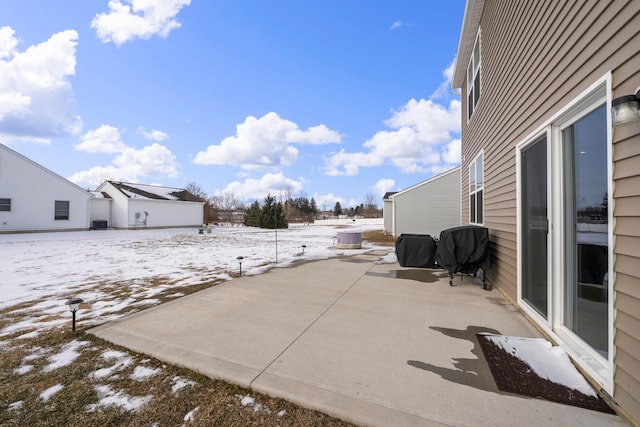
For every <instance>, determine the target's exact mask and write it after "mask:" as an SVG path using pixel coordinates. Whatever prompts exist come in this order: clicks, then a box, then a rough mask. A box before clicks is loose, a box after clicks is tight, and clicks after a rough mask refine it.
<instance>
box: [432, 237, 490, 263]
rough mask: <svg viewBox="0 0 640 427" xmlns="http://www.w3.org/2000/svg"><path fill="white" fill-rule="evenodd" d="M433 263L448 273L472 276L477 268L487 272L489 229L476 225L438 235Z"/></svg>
mask: <svg viewBox="0 0 640 427" xmlns="http://www.w3.org/2000/svg"><path fill="white" fill-rule="evenodd" d="M435 261H436V262H437V263H438V266H439V267H441V268H444V269H445V270H448V271H449V273H452V274H455V273H465V274H472V273H475V272H476V271H478V268H482V269H483V270H485V271H486V270H487V269H488V268H489V267H490V262H489V229H487V228H485V227H480V226H477V225H464V226H462V227H454V228H449V229H447V230H443V231H442V232H441V233H440V240H439V241H438V248H437V249H436V254H435Z"/></svg>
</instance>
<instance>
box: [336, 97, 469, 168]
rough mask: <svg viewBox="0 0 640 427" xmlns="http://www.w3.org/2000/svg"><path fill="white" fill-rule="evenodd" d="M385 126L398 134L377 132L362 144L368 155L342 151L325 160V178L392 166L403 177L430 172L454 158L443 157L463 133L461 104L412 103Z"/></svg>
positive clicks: (413, 100)
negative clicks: (449, 146) (461, 130)
mask: <svg viewBox="0 0 640 427" xmlns="http://www.w3.org/2000/svg"><path fill="white" fill-rule="evenodd" d="M385 124H386V125H387V126H389V127H390V128H394V129H395V130H391V131H389V130H384V131H379V132H377V133H376V134H375V135H374V136H373V137H372V138H371V139H369V140H368V141H366V142H365V143H364V144H363V147H364V148H366V149H368V151H367V152H356V153H346V152H345V151H344V150H341V151H339V152H337V153H332V154H331V155H330V156H329V157H327V158H325V174H326V175H333V176H336V175H349V176H353V175H357V174H358V172H359V168H360V167H372V166H380V165H382V164H383V163H391V164H392V165H394V166H396V167H397V168H398V169H400V170H401V171H402V172H403V173H413V172H422V173H426V172H431V168H432V166H435V165H438V164H440V163H441V162H443V161H444V162H446V163H448V161H449V160H450V159H451V158H452V156H450V155H449V154H448V152H447V153H445V156H443V155H442V154H441V151H444V148H443V147H446V145H447V144H449V143H450V142H451V141H452V139H453V136H452V135H453V134H455V133H459V132H460V101H458V100H452V101H451V102H450V103H449V105H448V106H444V105H441V104H438V103H435V102H433V101H432V100H425V99H421V100H419V101H417V100H415V99H411V100H410V101H409V102H407V104H406V105H405V106H403V107H402V108H401V109H400V111H396V112H394V113H393V115H392V117H391V118H389V119H388V120H386V121H385Z"/></svg>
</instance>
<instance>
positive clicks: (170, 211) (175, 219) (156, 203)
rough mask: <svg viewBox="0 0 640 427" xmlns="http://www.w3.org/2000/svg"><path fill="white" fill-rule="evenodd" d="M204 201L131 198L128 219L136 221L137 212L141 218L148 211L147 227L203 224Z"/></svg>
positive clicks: (132, 222)
mask: <svg viewBox="0 0 640 427" xmlns="http://www.w3.org/2000/svg"><path fill="white" fill-rule="evenodd" d="M203 209H204V203H200V202H179V201H175V200H134V199H129V210H128V221H129V224H130V225H131V224H134V223H135V213H136V212H140V219H141V220H143V219H144V218H145V215H144V212H145V211H146V212H148V213H149V216H148V218H147V228H154V227H197V226H201V225H202V218H203V216H202V214H203Z"/></svg>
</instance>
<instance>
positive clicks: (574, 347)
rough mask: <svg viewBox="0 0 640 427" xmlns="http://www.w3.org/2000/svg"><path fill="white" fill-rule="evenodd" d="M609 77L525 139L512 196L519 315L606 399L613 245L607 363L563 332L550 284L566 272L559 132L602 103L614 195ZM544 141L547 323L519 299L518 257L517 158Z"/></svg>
mask: <svg viewBox="0 0 640 427" xmlns="http://www.w3.org/2000/svg"><path fill="white" fill-rule="evenodd" d="M611 94H612V89H611V73H610V72H608V73H607V74H605V75H604V76H602V77H601V78H600V79H598V80H597V81H596V82H594V83H593V84H592V85H591V86H590V87H589V88H587V89H586V90H584V91H583V92H582V93H581V94H580V95H578V96H577V97H576V98H574V99H573V100H572V101H569V102H568V103H567V105H566V106H565V107H564V108H562V109H561V110H560V111H558V112H557V113H556V114H554V115H553V116H552V117H550V118H549V119H548V120H546V121H545V122H544V123H543V124H542V125H540V126H539V127H538V128H537V129H535V130H534V131H533V132H531V133H530V134H529V136H527V137H526V138H524V139H523V140H522V141H521V142H520V143H519V144H517V145H516V148H515V150H516V182H517V185H516V191H517V208H516V209H517V224H518V226H517V227H516V230H517V242H518V243H517V245H518V248H519V249H518V256H517V264H518V268H517V271H518V277H517V281H518V291H517V292H518V297H517V298H518V306H519V307H520V308H521V309H522V311H523V312H524V313H525V314H527V315H528V316H529V317H531V318H532V319H533V320H534V322H535V323H536V324H537V325H538V326H539V327H540V328H541V329H542V330H543V331H544V332H545V333H546V334H547V335H549V336H550V337H551V338H552V339H553V341H555V342H556V343H558V344H560V346H561V347H562V348H563V349H564V350H565V351H566V352H567V353H568V354H569V355H570V356H571V358H572V359H573V360H574V361H575V362H576V363H577V364H578V365H579V366H580V367H581V368H582V369H584V370H585V371H586V372H587V373H588V374H589V375H590V376H591V378H593V379H594V380H595V381H596V382H597V383H598V384H599V385H600V386H601V387H602V388H603V389H604V390H605V391H607V392H608V393H609V394H613V384H614V381H613V371H614V359H615V346H614V344H613V342H614V333H615V330H614V327H613V323H614V322H613V320H614V318H615V312H614V309H613V300H614V292H613V283H615V271H614V270H613V265H614V264H615V254H614V252H613V244H610V245H609V272H608V277H609V284H610V285H609V287H608V293H609V294H608V301H609V307H608V310H609V314H608V316H609V325H608V328H609V331H608V334H609V343H608V349H609V357H608V359H605V358H604V357H602V356H600V355H599V354H598V353H597V352H596V351H595V350H593V349H592V348H590V347H589V346H588V345H585V344H584V343H583V342H581V341H580V339H579V338H578V339H576V336H575V335H574V334H572V333H571V332H570V331H568V330H567V329H566V328H565V327H564V326H563V307H564V299H563V289H562V286H553V284H554V283H564V275H565V272H564V266H563V262H562V261H560V260H558V259H556V258H558V257H560V256H561V254H563V253H564V252H563V248H564V246H565V242H564V237H563V236H564V233H565V230H564V215H565V212H564V211H563V208H562V206H563V203H564V197H565V195H564V190H563V185H564V182H563V180H562V176H563V169H562V156H561V154H562V151H561V146H560V144H559V141H561V132H562V129H564V128H566V127H567V126H569V125H571V124H573V123H575V122H576V121H578V120H579V119H580V118H582V117H584V116H586V115H587V114H589V113H590V112H592V111H593V110H594V109H595V108H597V107H598V106H601V105H602V103H603V102H604V103H605V105H606V106H607V158H608V159H607V160H608V168H609V170H608V172H607V174H608V187H609V188H608V193H609V194H610V195H611V194H613V170H612V165H613V160H612V159H613V153H612V143H611V141H612V128H611V112H610V110H611V109H610V106H611ZM545 133H546V135H547V144H548V145H547V150H548V152H547V156H548V159H547V163H548V174H547V179H548V183H549V194H548V196H547V197H548V206H549V211H548V218H549V222H550V229H549V230H550V234H549V249H548V257H549V258H548V261H549V272H548V274H549V280H548V298H549V300H548V304H549V305H548V310H547V312H548V316H547V317H548V318H547V319H545V318H543V317H542V316H541V315H539V314H538V312H537V311H536V310H535V309H533V308H531V306H529V304H528V303H527V301H525V300H524V299H523V298H522V277H521V274H522V262H524V260H523V259H522V256H521V250H520V245H521V244H522V235H521V229H520V224H521V221H522V220H521V216H522V205H521V203H522V201H521V197H522V195H521V193H520V192H521V188H520V186H521V183H522V181H521V180H522V178H521V165H520V155H521V152H522V151H523V150H524V149H526V148H527V147H528V146H529V144H531V143H532V142H534V141H535V140H536V139H537V138H538V137H540V136H541V135H543V134H545ZM614 207H615V199H614V198H613V197H612V196H610V197H609V210H608V215H609V218H608V224H609V229H608V236H609V242H610V243H611V242H613V211H614Z"/></svg>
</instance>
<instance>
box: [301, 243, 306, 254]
mask: <svg viewBox="0 0 640 427" xmlns="http://www.w3.org/2000/svg"><path fill="white" fill-rule="evenodd" d="M306 248H307V245H302V255H304V250H305V249H306Z"/></svg>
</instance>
